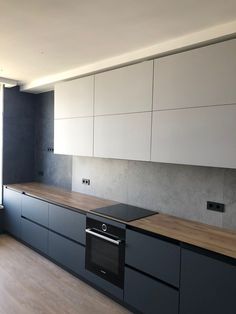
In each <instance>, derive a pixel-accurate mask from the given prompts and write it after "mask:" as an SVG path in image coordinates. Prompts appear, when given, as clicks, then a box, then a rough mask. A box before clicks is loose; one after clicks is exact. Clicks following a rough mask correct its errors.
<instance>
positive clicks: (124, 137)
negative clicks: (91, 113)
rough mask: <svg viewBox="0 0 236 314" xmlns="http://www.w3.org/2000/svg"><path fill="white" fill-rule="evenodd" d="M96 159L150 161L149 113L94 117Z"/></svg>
mask: <svg viewBox="0 0 236 314" xmlns="http://www.w3.org/2000/svg"><path fill="white" fill-rule="evenodd" d="M94 123H95V124H94V155H95V156H96V157H106V158H119V159H131V160H150V137H151V112H145V113H136V114H125V115H112V116H100V117H95V121H94Z"/></svg>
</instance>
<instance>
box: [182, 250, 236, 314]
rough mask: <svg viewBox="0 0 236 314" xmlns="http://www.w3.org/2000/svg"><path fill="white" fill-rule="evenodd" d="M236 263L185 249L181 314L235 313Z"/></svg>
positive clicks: (183, 254) (183, 251)
mask: <svg viewBox="0 0 236 314" xmlns="http://www.w3.org/2000/svg"><path fill="white" fill-rule="evenodd" d="M235 283H236V263H235V261H234V264H231V263H228V262H224V261H222V260H217V259H215V258H214V257H209V256H207V255H203V254H200V253H198V252H194V251H190V250H187V249H183V250H182V259H181V283H180V287H181V289H180V314H190V313H191V314H200V313H201V314H222V313H224V314H235V309H236V298H235V293H236V287H235Z"/></svg>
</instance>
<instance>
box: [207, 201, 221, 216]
mask: <svg viewBox="0 0 236 314" xmlns="http://www.w3.org/2000/svg"><path fill="white" fill-rule="evenodd" d="M207 209H208V210H213V211H215V212H220V213H223V212H224V211H225V204H222V203H216V202H210V201H208V202H207Z"/></svg>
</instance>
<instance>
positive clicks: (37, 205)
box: [21, 194, 48, 227]
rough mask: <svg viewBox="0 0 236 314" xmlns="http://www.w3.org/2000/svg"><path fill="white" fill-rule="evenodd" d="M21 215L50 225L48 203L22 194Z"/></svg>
mask: <svg viewBox="0 0 236 314" xmlns="http://www.w3.org/2000/svg"><path fill="white" fill-rule="evenodd" d="M21 198H22V211H21V215H22V216H23V217H25V218H27V219H29V220H32V221H34V222H36V223H38V224H40V225H43V226H45V227H48V203H47V202H44V201H41V200H38V199H37V198H34V197H30V196H27V195H24V194H22V196H21Z"/></svg>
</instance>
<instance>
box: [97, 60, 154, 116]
mask: <svg viewBox="0 0 236 314" xmlns="http://www.w3.org/2000/svg"><path fill="white" fill-rule="evenodd" d="M152 80H153V61H145V62H142V63H138V64H134V65H131V66H126V67H123V68H120V69H115V70H112V71H107V72H104V73H101V74H97V75H95V107H94V110H95V115H104V114H116V113H129V112H141V111H150V110H151V108H152Z"/></svg>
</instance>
